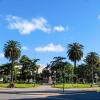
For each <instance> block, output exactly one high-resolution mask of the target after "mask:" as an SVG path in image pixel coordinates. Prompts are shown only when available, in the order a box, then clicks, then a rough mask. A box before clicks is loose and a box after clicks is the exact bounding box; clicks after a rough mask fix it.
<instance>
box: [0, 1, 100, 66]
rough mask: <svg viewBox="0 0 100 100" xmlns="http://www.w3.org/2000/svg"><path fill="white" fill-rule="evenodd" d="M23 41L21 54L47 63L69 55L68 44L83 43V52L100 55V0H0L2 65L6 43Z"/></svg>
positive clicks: (41, 62) (4, 61) (0, 56)
mask: <svg viewBox="0 0 100 100" xmlns="http://www.w3.org/2000/svg"><path fill="white" fill-rule="evenodd" d="M9 40H15V41H18V42H20V44H21V46H22V48H21V51H22V53H21V55H27V56H28V57H30V58H31V59H32V58H39V59H40V61H39V62H38V63H39V64H42V65H46V64H47V63H49V62H50V61H51V60H52V58H53V57H55V56H63V57H66V58H67V59H66V60H68V57H67V54H66V51H67V45H68V44H71V43H73V42H78V43H80V44H82V45H84V50H83V51H84V55H86V54H87V53H89V52H91V51H93V52H97V53H98V54H99V55H100V0H0V64H4V63H6V62H9V61H8V59H6V58H5V57H4V53H3V48H4V44H5V43H6V42H7V41H9Z"/></svg>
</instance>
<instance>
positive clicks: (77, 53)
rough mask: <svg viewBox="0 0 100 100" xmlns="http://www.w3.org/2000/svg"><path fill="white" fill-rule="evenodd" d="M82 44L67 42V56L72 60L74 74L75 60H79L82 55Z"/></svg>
mask: <svg viewBox="0 0 100 100" xmlns="http://www.w3.org/2000/svg"><path fill="white" fill-rule="evenodd" d="M82 50H83V45H81V44H79V43H76V42H75V43H73V44H68V51H67V54H68V57H69V59H70V60H71V61H73V62H74V74H76V62H77V61H80V60H81V58H82V57H83V51H82Z"/></svg>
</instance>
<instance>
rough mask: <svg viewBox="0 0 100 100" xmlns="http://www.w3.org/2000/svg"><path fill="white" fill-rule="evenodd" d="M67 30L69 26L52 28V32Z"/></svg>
mask: <svg viewBox="0 0 100 100" xmlns="http://www.w3.org/2000/svg"><path fill="white" fill-rule="evenodd" d="M69 30H70V28H69V26H66V27H64V26H62V25H59V26H54V28H53V31H54V32H64V31H67V32H68V31H69Z"/></svg>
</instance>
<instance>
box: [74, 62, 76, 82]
mask: <svg viewBox="0 0 100 100" xmlns="http://www.w3.org/2000/svg"><path fill="white" fill-rule="evenodd" d="M76 80H77V78H76V60H75V61H74V82H75V83H76Z"/></svg>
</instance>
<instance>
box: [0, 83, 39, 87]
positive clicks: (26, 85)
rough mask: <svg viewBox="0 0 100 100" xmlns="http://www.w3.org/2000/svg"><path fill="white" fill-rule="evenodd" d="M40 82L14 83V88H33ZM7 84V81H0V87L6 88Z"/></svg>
mask: <svg viewBox="0 0 100 100" xmlns="http://www.w3.org/2000/svg"><path fill="white" fill-rule="evenodd" d="M39 85H40V84H35V86H34V84H17V83H16V84H15V88H33V87H38V86H39ZM8 86H9V83H0V87H1V88H7V87H8Z"/></svg>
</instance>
